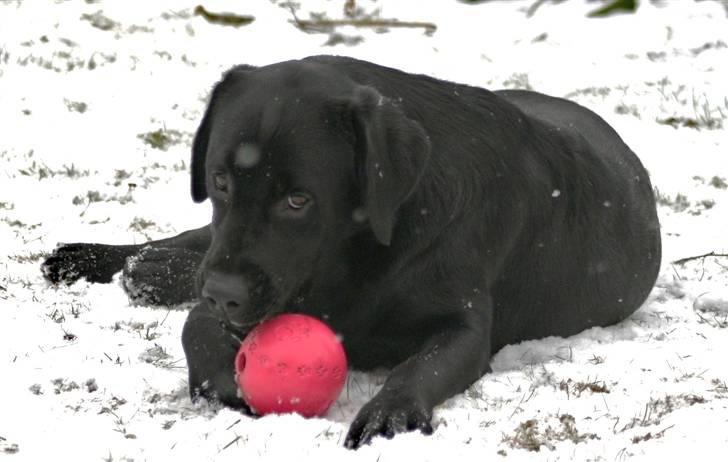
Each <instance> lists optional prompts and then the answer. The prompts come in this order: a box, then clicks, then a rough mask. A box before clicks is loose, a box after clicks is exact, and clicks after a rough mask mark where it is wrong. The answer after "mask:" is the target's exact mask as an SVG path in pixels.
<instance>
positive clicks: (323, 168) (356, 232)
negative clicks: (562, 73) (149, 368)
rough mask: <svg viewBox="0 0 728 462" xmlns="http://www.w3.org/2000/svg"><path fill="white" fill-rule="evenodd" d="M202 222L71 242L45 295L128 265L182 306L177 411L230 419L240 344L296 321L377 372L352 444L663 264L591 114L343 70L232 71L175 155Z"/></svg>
mask: <svg viewBox="0 0 728 462" xmlns="http://www.w3.org/2000/svg"><path fill="white" fill-rule="evenodd" d="M192 197H193V199H194V200H195V201H197V202H200V201H204V200H205V199H207V198H209V199H210V200H211V201H212V205H213V214H212V223H211V224H210V225H209V226H206V227H204V228H201V229H198V230H193V231H188V232H185V233H183V234H181V235H179V236H176V237H173V238H171V239H166V240H161V241H154V242H149V243H147V244H144V245H126V246H110V245H102V244H71V245H63V246H60V247H59V248H57V249H56V250H55V251H54V252H53V254H52V255H50V256H49V257H48V259H47V260H46V261H45V263H44V267H43V269H44V273H45V275H46V277H47V278H48V279H49V280H51V281H52V282H54V283H58V282H65V283H70V282H73V281H75V280H76V279H78V278H86V279H88V280H90V281H94V282H96V281H98V282H108V281H110V280H111V278H112V276H113V274H114V273H116V272H118V271H120V270H122V269H123V271H124V273H123V278H122V279H123V281H124V284H125V286H126V288H127V290H128V292H129V294H130V296H131V297H132V298H133V299H135V300H137V301H138V302H140V303H156V304H174V303H177V302H181V301H186V300H193V299H199V304H198V305H197V306H196V308H194V309H193V310H192V311H191V312H190V314H189V317H188V319H187V322H186V324H185V327H184V330H183V332H182V342H183V345H184V350H185V354H186V357H187V365H188V368H189V387H190V392H191V394H192V397H193V398H195V399H196V398H198V397H206V398H210V399H216V400H219V401H220V402H222V403H224V404H225V405H228V406H233V407H237V408H243V407H244V406H245V403H244V402H243V401H242V400H241V399H240V397H239V396H238V393H237V386H236V383H235V380H234V378H233V358H234V356H235V353H236V351H237V349H238V346H239V342H240V339H242V338H243V337H244V336H245V334H246V333H247V332H248V331H249V330H250V329H251V328H252V327H253V326H255V325H256V324H257V323H259V322H260V321H261V320H262V319H264V318H267V317H270V316H272V315H274V314H278V313H281V312H303V313H308V314H310V315H313V316H316V317H319V318H321V319H323V320H325V321H326V322H327V323H328V324H329V325H330V326H332V328H333V329H334V330H335V331H336V332H338V333H339V334H341V337H342V339H343V344H344V347H345V349H346V352H347V355H348V358H349V361H350V364H351V366H352V367H353V368H356V369H359V370H367V369H372V368H378V367H386V368H391V373H390V375H389V377H388V379H387V380H386V383H385V384H384V386H383V388H382V389H381V391H380V392H379V393H378V394H377V395H376V396H375V397H374V398H373V399H372V400H371V401H370V402H369V403H367V404H366V405H365V406H364V407H363V408H362V409H361V411H360V412H359V414H358V415H357V417H356V418H355V419H354V422H353V423H352V424H351V428H350V430H349V433H348V436H347V438H346V445H347V447H358V446H360V445H362V444H365V443H367V442H369V441H370V440H371V439H372V438H373V437H375V436H377V435H383V436H386V437H392V436H393V435H395V434H396V433H399V432H405V431H411V430H421V431H422V432H424V433H429V432H431V431H432V427H431V423H430V420H431V417H432V411H433V407H434V406H436V405H437V404H439V403H441V402H443V401H444V400H445V399H447V398H449V397H451V396H453V395H455V394H457V393H460V392H462V391H463V390H465V389H466V388H467V387H468V386H469V385H470V384H472V383H473V382H474V381H475V380H477V379H478V378H479V377H481V376H482V375H483V374H485V373H486V372H488V371H489V361H490V359H491V356H492V354H493V353H494V352H496V351H498V350H499V349H500V348H501V347H503V346H504V345H506V344H510V343H517V342H520V341H522V340H526V339H535V338H540V337H545V336H550V335H556V336H564V337H565V336H569V335H572V334H576V333H578V332H580V331H582V330H584V329H588V328H590V327H593V326H606V325H608V324H613V323H616V322H619V321H621V320H623V319H625V318H626V317H627V316H629V315H630V314H631V313H633V312H634V311H635V310H636V309H637V308H638V307H639V306H640V305H641V304H642V303H643V302H644V300H645V298H646V297H647V295H648V293H649V292H650V290H651V288H652V286H653V284H654V282H655V279H656V277H657V273H658V270H659V266H660V257H661V245H660V232H659V223H658V220H657V214H656V209H655V200H654V196H653V191H652V187H651V185H650V180H649V178H648V175H647V172H646V171H645V169H644V168H643V166H642V165H641V163H640V161H639V160H638V159H637V157H636V156H635V154H634V153H633V152H632V151H631V150H630V149H629V148H628V147H627V146H626V145H625V143H624V142H623V141H622V140H621V139H620V137H619V136H618V135H617V133H615V131H614V130H613V129H612V128H611V127H610V126H609V125H608V124H607V123H606V122H604V120H602V119H601V118H599V116H597V115H596V114H594V113H593V112H591V111H589V110H587V109H585V108H583V107H581V106H579V105H577V104H575V103H572V102H569V101H566V100H563V99H559V98H553V97H549V96H545V95H542V94H539V93H535V92H530V91H516V90H513V91H510V90H508V91H496V92H491V91H487V90H484V89H482V88H474V87H471V86H467V85H460V84H456V83H451V82H446V81H442V80H437V79H434V78H431V77H427V76H423V75H413V74H408V73H405V72H401V71H398V70H395V69H390V68H387V67H382V66H378V65H375V64H372V63H368V62H364V61H359V60H355V59H350V58H343V57H332V56H316V57H310V58H306V59H303V60H299V61H289V62H283V63H278V64H273V65H270V66H265V67H259V68H255V67H251V66H238V67H234V68H233V69H231V70H230V71H228V72H227V73H226V74H225V76H224V78H223V79H222V81H221V82H219V83H218V84H217V85H216V86H215V88H214V90H213V92H212V97H211V100H210V103H209V107H208V108H207V111H206V113H205V115H204V117H203V119H202V123H201V125H200V127H199V130H198V131H197V134H196V136H195V139H194V144H193V147H192Z"/></svg>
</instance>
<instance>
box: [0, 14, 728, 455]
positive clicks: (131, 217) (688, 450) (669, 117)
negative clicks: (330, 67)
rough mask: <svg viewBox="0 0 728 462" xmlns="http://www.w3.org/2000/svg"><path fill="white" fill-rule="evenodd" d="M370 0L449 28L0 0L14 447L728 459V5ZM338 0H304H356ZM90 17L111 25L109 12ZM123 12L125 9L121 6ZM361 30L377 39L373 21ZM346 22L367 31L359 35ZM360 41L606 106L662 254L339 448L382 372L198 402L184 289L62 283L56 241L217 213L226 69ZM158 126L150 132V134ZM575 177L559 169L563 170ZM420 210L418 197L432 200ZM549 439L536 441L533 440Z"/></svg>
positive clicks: (102, 236)
mask: <svg viewBox="0 0 728 462" xmlns="http://www.w3.org/2000/svg"><path fill="white" fill-rule="evenodd" d="M536 3H537V2H533V1H526V2H510V1H490V2H483V3H480V4H477V5H467V4H464V3H460V2H455V1H450V2H435V1H422V0H420V1H415V0H406V1H405V0H398V1H395V0H378V1H373V0H360V1H359V2H357V5H358V6H360V7H362V8H363V9H364V10H366V11H367V12H372V11H374V10H375V9H380V10H381V11H380V16H381V17H382V18H398V19H400V20H403V21H423V22H432V23H435V24H436V25H437V30H436V31H435V32H434V33H432V34H426V33H425V32H424V31H423V30H422V29H418V28H397V29H391V30H390V31H389V32H386V33H382V32H381V31H377V30H365V29H357V28H354V27H350V26H347V27H341V28H339V29H338V32H339V33H340V34H341V36H340V37H339V39H343V43H341V44H338V45H335V46H326V45H325V43H326V42H327V41H328V40H329V38H330V35H329V34H327V33H304V32H302V31H300V30H299V29H298V28H296V27H295V26H294V25H293V24H292V23H291V19H292V15H291V12H290V10H289V9H288V8H285V7H284V6H285V5H284V4H283V2H274V1H263V0H259V1H256V2H237V1H232V0H229V1H223V0H221V1H218V2H210V4H209V5H205V6H206V8H208V9H209V10H211V11H233V12H237V13H240V14H251V15H253V16H255V21H254V22H253V23H252V24H250V25H248V26H241V27H230V26H221V25H216V24H211V23H208V22H207V21H205V19H203V18H202V17H200V16H194V15H192V11H193V8H194V7H195V6H196V4H197V3H196V2H193V1H187V0H175V1H172V0H167V1H161V0H160V1H149V2H135V3H134V4H133V6H130V5H131V4H130V3H128V2H124V1H109V2H94V1H90V2H81V1H68V2H55V3H49V2H43V1H33V0H24V1H15V2H3V3H2V4H0V31H2V33H1V34H0V126H1V127H2V132H3V134H2V138H1V139H2V141H0V243H1V244H0V245H2V248H3V252H2V255H0V377H2V383H3V387H2V393H0V410H1V411H0V451H2V452H3V453H4V455H5V456H6V458H7V459H8V460H17V461H25V460H27V461H37V460H114V461H121V460H135V461H143V460H152V461H158V460H195V461H201V460H235V461H239V460H257V459H264V460H292V459H294V458H295V460H342V461H348V460H352V461H353V460H381V461H387V460H486V459H487V460H493V459H495V460H498V459H499V458H501V457H502V456H506V457H508V460H525V461H536V460H538V461H541V460H605V461H607V460H608V461H611V460H628V459H631V460H674V459H677V458H679V457H690V458H691V459H693V460H724V458H725V454H726V451H728V433H727V432H726V431H725V430H726V428H728V399H727V398H728V387H727V385H726V384H727V383H728V361H726V351H728V317H727V316H728V313H727V312H728V309H727V308H726V306H728V269H727V267H728V259H726V258H725V257H705V258H700V259H695V260H691V261H688V262H686V263H684V264H671V263H670V262H671V261H674V260H676V259H679V258H684V257H689V256H696V255H703V254H706V253H709V252H715V253H718V254H725V253H727V252H726V250H727V249H726V245H727V244H726V235H727V234H728V210H727V208H728V189H726V181H728V162H726V150H727V149H728V137H727V136H726V129H727V128H728V127H727V125H728V120H727V119H728V84H726V82H728V47H727V46H726V44H728V27H727V24H726V12H727V11H728V10H727V9H726V8H727V7H726V6H725V3H724V2H723V3H721V2H718V1H711V0H708V1H699V2H691V1H680V2H678V1H661V2H648V1H643V2H640V3H641V6H640V8H639V10H638V12H637V13H636V14H633V15H618V16H614V17H610V18H606V19H590V18H587V17H586V14H587V13H588V12H589V11H591V10H593V9H594V8H595V6H596V4H594V3H582V2H579V1H571V2H559V3H551V2H545V3H543V4H542V5H541V6H540V7H538V8H536V9H535V11H534V8H533V7H534V4H536ZM343 4H344V2H343V1H340V2H339V1H323V0H312V1H308V2H305V6H304V7H302V8H300V9H299V10H298V11H297V13H296V14H297V16H298V17H299V18H301V19H307V18H308V17H309V14H310V13H319V12H326V13H327V14H328V17H330V18H339V17H342V14H343V12H342V10H343ZM92 22H93V23H95V24H96V25H97V26H99V27H101V28H99V27H95V26H93V25H92ZM104 29H108V30H104ZM357 37H360V38H357ZM346 43H357V44H356V45H354V46H348V45H346ZM321 53H329V54H344V55H351V56H354V57H357V58H362V59H368V60H372V61H375V62H378V63H381V64H385V65H390V66H394V67H398V68H401V69H404V70H407V71H411V72H419V73H425V74H429V75H433V76H437V77H440V78H445V79H450V80H456V81H459V82H464V83H469V84H473V85H479V86H484V87H487V88H492V89H496V88H503V87H507V88H525V87H528V88H533V89H536V90H539V91H542V92H545V93H549V94H553V95H557V96H567V97H569V98H571V99H573V100H575V101H577V102H579V103H581V104H583V105H585V106H587V107H590V108H592V109H593V110H595V111H596V112H597V113H599V114H600V115H601V116H602V117H604V118H605V119H606V120H607V121H608V122H610V123H611V124H612V125H613V126H614V127H615V129H616V130H617V131H618V132H619V133H620V134H621V135H622V137H623V138H624V139H625V140H626V142H627V143H628V144H629V145H630V146H631V147H632V148H633V149H634V150H635V152H637V153H638V154H639V156H640V158H641V159H642V161H643V163H644V164H645V165H646V167H647V168H648V170H649V171H650V174H651V177H652V181H653V183H654V185H655V188H656V190H657V191H658V192H659V196H660V206H659V213H660V220H661V223H662V233H663V239H664V265H663V269H662V272H661V276H660V280H659V281H658V284H657V287H656V288H655V290H654V291H653V293H652V294H651V296H650V298H649V299H648V301H647V302H646V303H645V305H644V306H643V307H642V308H641V309H640V310H639V311H638V312H637V313H635V314H634V315H633V316H632V317H630V318H629V319H628V320H626V321H625V322H623V323H621V324H619V325H617V326H612V327H606V328H595V329H591V330H589V331H586V332H583V333H581V334H579V335H576V336H573V337H570V338H566V339H564V338H547V339H542V340H535V341H528V342H524V343H522V344H519V345H511V346H508V347H506V348H504V349H503V350H502V351H500V352H499V353H497V354H496V355H495V356H494V358H493V362H492V367H493V373H492V374H488V375H486V376H485V377H483V378H482V379H481V380H479V381H478V382H476V383H475V384H474V385H473V386H472V387H470V388H469V389H468V390H467V391H466V392H465V393H463V394H460V395H458V396H455V397H453V398H452V399H450V400H448V401H447V402H445V403H443V404H442V405H441V406H439V407H438V408H436V411H435V417H434V425H435V433H434V435H432V436H430V437H425V436H422V435H421V434H419V433H412V434H405V435H400V436H397V437H396V438H395V439H393V440H384V439H377V440H375V441H374V442H373V444H372V445H371V446H368V447H365V448H363V449H361V450H359V451H356V452H354V451H348V450H346V449H344V448H343V447H342V443H343V438H344V436H345V434H346V430H347V427H348V424H349V423H350V422H351V421H352V419H353V418H354V416H355V414H356V412H357V410H358V409H359V408H360V407H361V405H362V404H364V403H365V402H366V401H367V400H368V399H369V398H370V397H371V396H372V395H373V394H374V393H375V392H376V391H377V389H378V387H379V386H380V385H381V383H382V380H383V378H384V377H385V373H384V372H383V373H378V374H363V373H358V372H354V373H352V374H351V375H350V377H349V380H348V382H347V385H346V387H345V391H344V392H343V393H342V395H341V397H340V398H339V400H338V402H337V403H336V404H335V405H334V407H333V408H332V410H331V411H330V412H329V414H328V415H327V416H326V417H325V418H320V419H304V418H302V417H300V416H297V415H283V416H268V417H263V418H260V419H251V418H248V417H245V416H243V415H240V414H239V413H236V412H234V411H231V410H228V409H221V408H218V407H215V406H209V405H205V404H199V405H196V404H192V403H191V402H190V400H189V398H188V396H187V390H186V369H185V361H184V354H183V352H182V348H181V344H180V340H179V337H180V332H181V327H182V324H183V322H184V319H185V315H186V311H185V307H179V308H177V309H161V308H155V307H146V306H130V304H129V301H128V299H127V297H126V295H125V294H124V292H123V290H122V288H121V285H120V283H119V280H118V277H117V279H116V280H115V282H114V283H112V284H105V285H90V284H88V283H86V282H79V283H77V284H75V285H73V286H71V287H50V286H49V285H48V284H47V283H46V282H44V280H43V279H42V277H41V273H40V270H39V263H40V261H41V259H42V256H43V254H44V253H45V252H48V251H49V250H51V249H52V248H53V247H54V246H55V245H56V243H58V242H69V241H81V242H84V241H86V242H106V243H129V242H144V241H146V240H148V239H155V238H160V237H164V236H170V235H172V234H174V233H177V232H180V231H182V230H185V229H189V228H192V227H197V226H201V225H203V224H204V223H206V220H208V218H209V214H210V208H209V205H208V204H206V203H203V204H193V203H192V202H191V201H190V200H189V199H188V197H189V179H188V176H187V170H188V165H189V159H188V158H189V148H190V142H191V139H192V135H193V133H194V130H195V128H196V124H197V123H199V120H200V117H201V111H202V110H203V108H204V103H205V98H206V96H207V93H208V91H209V89H210V87H211V85H212V84H213V83H214V82H215V81H216V80H217V79H218V78H219V76H220V73H221V72H222V71H223V70H225V69H226V68H228V67H230V66H232V65H234V64H240V63H247V64H253V65H261V64H267V63H272V62H276V61H280V60H285V59H291V58H298V57H303V56H307V55H311V54H321ZM155 146H156V147H155ZM554 194H558V191H554ZM423 213H424V212H423ZM534 449H538V451H535V450H534Z"/></svg>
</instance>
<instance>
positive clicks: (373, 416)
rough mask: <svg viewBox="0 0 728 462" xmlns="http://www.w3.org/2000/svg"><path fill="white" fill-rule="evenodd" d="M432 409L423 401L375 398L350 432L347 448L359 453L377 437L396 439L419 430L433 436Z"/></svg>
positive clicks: (387, 396)
mask: <svg viewBox="0 0 728 462" xmlns="http://www.w3.org/2000/svg"><path fill="white" fill-rule="evenodd" d="M431 420H432V409H428V408H427V406H425V405H424V404H423V403H422V402H421V400H418V399H416V398H411V397H406V396H402V395H401V394H397V393H388V394H382V393H380V394H379V395H377V396H375V397H374V398H373V399H372V400H371V401H369V402H368V403H367V404H366V405H364V407H363V408H362V409H361V410H360V411H359V414H357V416H356V418H355V419H354V422H353V423H352V424H351V427H350V428H349V433H348V434H347V435H346V441H345V443H344V445H345V446H346V447H347V448H349V449H357V448H359V447H361V446H363V445H365V444H369V443H370V442H371V440H372V438H374V437H375V436H384V437H386V438H392V437H394V435H396V434H397V433H404V432H409V431H416V430H419V431H421V432H422V433H424V434H426V435H430V434H432V424H431V423H430V421H431Z"/></svg>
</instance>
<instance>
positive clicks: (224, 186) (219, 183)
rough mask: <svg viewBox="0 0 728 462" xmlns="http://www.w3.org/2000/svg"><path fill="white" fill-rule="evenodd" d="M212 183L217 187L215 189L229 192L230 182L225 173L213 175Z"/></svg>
mask: <svg viewBox="0 0 728 462" xmlns="http://www.w3.org/2000/svg"><path fill="white" fill-rule="evenodd" d="M212 182H213V184H214V185H215V189H217V190H218V191H222V192H227V190H228V180H227V176H226V175H225V174H224V173H213V175H212Z"/></svg>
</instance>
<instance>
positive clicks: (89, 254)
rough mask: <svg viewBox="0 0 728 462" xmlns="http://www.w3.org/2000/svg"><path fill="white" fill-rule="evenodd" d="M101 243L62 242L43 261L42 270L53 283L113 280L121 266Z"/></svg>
mask: <svg viewBox="0 0 728 462" xmlns="http://www.w3.org/2000/svg"><path fill="white" fill-rule="evenodd" d="M107 247H111V246H103V245H101V244H61V245H59V246H58V247H57V248H56V249H55V250H53V252H51V254H50V255H49V256H48V257H47V258H46V259H45V260H44V261H43V263H42V264H41V272H42V273H43V276H44V277H45V278H46V279H47V280H48V281H49V282H51V283H53V284H73V283H74V282H76V281H78V280H79V279H81V278H85V279H86V280H88V281H89V282H102V283H104V282H111V279H112V278H113V276H114V274H115V273H116V272H118V271H119V269H121V268H120V266H121V265H119V264H117V262H115V261H111V260H113V259H109V258H108V255H107V254H108V253H109V252H108V251H107V249H106V248H107Z"/></svg>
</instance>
